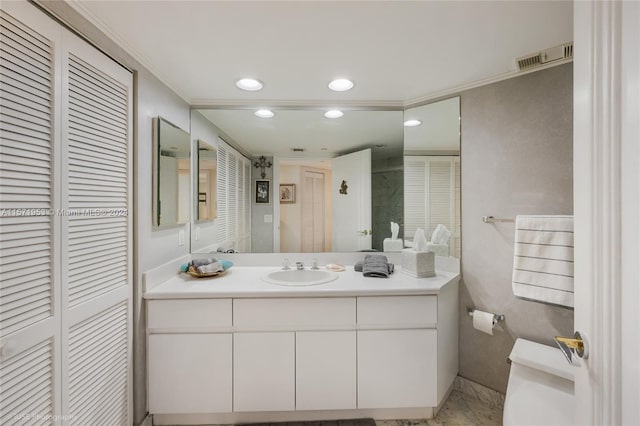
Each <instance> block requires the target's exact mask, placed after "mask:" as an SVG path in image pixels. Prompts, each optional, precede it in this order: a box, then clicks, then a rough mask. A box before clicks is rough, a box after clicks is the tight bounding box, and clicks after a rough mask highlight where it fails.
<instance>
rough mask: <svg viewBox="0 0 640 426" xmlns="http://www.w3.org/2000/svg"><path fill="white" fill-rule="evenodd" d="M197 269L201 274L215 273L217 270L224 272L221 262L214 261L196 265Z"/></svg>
mask: <svg viewBox="0 0 640 426" xmlns="http://www.w3.org/2000/svg"><path fill="white" fill-rule="evenodd" d="M196 271H198V273H199V274H213V273H216V272H223V271H224V268H223V267H222V265H221V264H220V263H219V262H213V263H208V264H206V265H201V266H198V267H196Z"/></svg>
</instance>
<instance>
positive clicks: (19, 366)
mask: <svg viewBox="0 0 640 426" xmlns="http://www.w3.org/2000/svg"><path fill="white" fill-rule="evenodd" d="M1 8H2V10H0V58H1V59H0V424H2V425H17V424H24V425H41V424H43V425H44V424H50V423H52V422H53V421H54V419H56V418H59V417H56V416H60V414H61V405H60V398H59V392H57V391H56V390H57V389H59V386H60V364H59V360H60V303H59V299H58V297H59V292H60V275H59V274H60V271H59V268H57V267H56V265H57V264H58V262H59V251H58V250H56V247H55V246H54V245H55V241H56V240H57V237H58V235H59V232H60V222H59V220H58V218H57V217H56V216H55V215H53V214H52V212H54V211H55V210H56V209H58V208H59V207H60V199H59V194H58V193H57V192H56V191H55V189H54V188H56V187H58V186H59V170H57V168H56V167H55V159H56V158H57V156H58V154H59V152H58V150H57V147H56V146H57V139H59V133H57V126H56V125H55V122H56V120H57V116H56V108H55V105H56V103H57V100H58V98H59V93H60V86H59V84H56V82H55V76H56V75H57V74H58V72H59V70H58V69H56V57H57V56H58V52H59V44H60V37H61V32H60V28H59V26H58V25H57V24H55V23H54V22H53V21H51V20H50V19H49V18H48V17H46V16H45V15H44V14H42V13H41V12H40V11H38V10H37V9H36V8H34V7H33V6H31V5H29V4H27V3H26V2H24V3H23V2H2V4H1Z"/></svg>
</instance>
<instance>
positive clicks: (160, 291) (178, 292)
mask: <svg viewBox="0 0 640 426" xmlns="http://www.w3.org/2000/svg"><path fill="white" fill-rule="evenodd" d="M280 269H281V268H277V267H265V266H236V267H232V268H230V269H229V270H227V271H226V272H225V273H224V274H222V275H219V276H217V277H211V278H193V277H191V276H189V275H188V274H186V273H177V274H176V275H175V276H174V277H172V278H170V279H169V280H167V281H164V282H163V283H161V284H158V285H157V286H155V287H154V288H152V289H151V290H149V291H147V292H146V293H145V294H144V298H145V299H195V298H221V297H225V298H227V297H233V298H241V297H336V296H383V295H418V294H438V293H439V292H440V289H441V288H442V287H444V286H445V285H447V284H448V283H450V282H452V281H455V280H457V279H458V278H459V277H460V274H458V273H455V272H444V271H437V272H436V276H435V277H433V278H413V277H411V276H409V275H406V274H403V273H402V272H401V268H400V267H398V266H396V270H395V272H394V273H393V274H391V275H390V276H389V278H369V277H365V276H363V275H362V273H361V272H356V271H354V270H353V266H346V271H343V272H338V278H337V279H336V280H334V281H330V282H328V283H324V284H318V285H313V286H283V285H277V284H271V283H267V282H265V281H263V280H262V279H261V276H263V275H264V274H266V273H269V272H272V271H277V270H280Z"/></svg>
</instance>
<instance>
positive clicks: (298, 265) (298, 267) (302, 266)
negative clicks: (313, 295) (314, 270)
mask: <svg viewBox="0 0 640 426" xmlns="http://www.w3.org/2000/svg"><path fill="white" fill-rule="evenodd" d="M296 269H297V270H298V271H302V270H303V269H304V263H302V262H296Z"/></svg>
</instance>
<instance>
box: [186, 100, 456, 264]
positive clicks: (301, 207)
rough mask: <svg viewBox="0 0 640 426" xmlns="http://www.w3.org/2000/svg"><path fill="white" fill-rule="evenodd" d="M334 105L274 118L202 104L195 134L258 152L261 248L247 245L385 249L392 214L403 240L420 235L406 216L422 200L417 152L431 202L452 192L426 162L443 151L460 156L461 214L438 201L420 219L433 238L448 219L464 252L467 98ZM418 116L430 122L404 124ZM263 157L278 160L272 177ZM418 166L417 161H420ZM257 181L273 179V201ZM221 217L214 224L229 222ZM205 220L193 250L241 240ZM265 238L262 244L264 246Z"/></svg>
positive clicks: (446, 157) (256, 218) (252, 154)
mask: <svg viewBox="0 0 640 426" xmlns="http://www.w3.org/2000/svg"><path fill="white" fill-rule="evenodd" d="M325 112H326V111H325V110H319V109H281V110H277V109H276V110H274V113H275V115H274V117H271V118H268V119H267V118H260V117H257V116H256V115H255V109H201V110H194V111H193V113H192V132H193V131H194V129H196V133H197V134H192V137H193V138H197V137H200V135H207V137H210V138H218V137H219V138H223V139H224V140H225V141H227V142H229V144H231V145H232V146H235V147H236V148H237V149H238V151H240V152H242V153H244V154H245V155H247V156H248V157H249V158H250V160H251V166H252V167H251V185H250V186H247V187H246V188H245V191H247V190H248V191H250V198H249V199H250V206H249V207H250V209H251V215H252V218H251V221H250V222H251V227H250V228H251V239H252V240H253V241H254V244H253V249H248V248H247V247H246V246H245V249H244V250H240V251H243V252H244V251H247V252H248V251H252V252H271V251H280V252H325V251H358V250H368V249H372V250H379V251H383V249H384V246H383V240H384V239H385V238H388V237H390V236H391V226H390V223H391V222H396V223H398V224H399V225H400V232H399V238H404V239H407V240H411V239H412V237H413V232H415V227H416V224H417V222H416V220H415V219H414V217H413V216H412V215H409V216H407V215H406V209H407V206H409V207H411V206H413V205H415V204H416V199H415V198H412V197H414V196H415V194H414V193H413V192H411V191H409V192H408V191H407V187H406V184H407V182H406V181H407V179H409V185H410V186H411V187H413V188H415V184H414V183H413V179H414V178H415V177H414V174H413V173H410V174H408V173H407V172H406V170H405V169H406V166H407V161H408V160H407V158H408V157H411V158H412V159H413V160H418V159H419V160H420V161H422V162H423V166H422V167H423V170H424V172H423V175H422V178H423V179H422V182H421V183H420V185H422V190H423V191H433V192H434V194H433V195H431V194H430V195H427V196H426V199H425V196H423V204H424V202H426V200H431V201H434V203H435V200H436V197H437V196H436V193H438V191H439V193H442V192H443V191H444V189H443V188H442V187H441V186H438V185H437V184H436V181H435V180H434V179H433V178H432V179H431V180H430V181H427V173H431V174H434V176H435V174H436V172H437V171H438V167H436V163H433V164H432V167H428V166H425V165H424V162H425V161H427V160H429V159H434V158H431V157H437V159H438V160H440V161H441V162H444V161H449V162H450V163H451V164H450V165H447V166H446V167H448V170H449V171H452V173H453V174H452V175H451V174H450V176H452V179H453V183H451V184H450V183H449V181H447V185H449V184H450V185H452V186H449V187H448V188H449V190H450V191H449V192H450V193H447V195H448V196H450V198H449V199H448V200H447V203H448V204H447V205H448V206H450V208H449V209H448V210H447V211H448V212H453V213H452V214H451V215H449V216H447V218H446V220H445V218H444V216H442V215H440V214H439V213H438V212H436V211H435V210H434V209H433V208H431V209H426V210H425V209H423V211H422V212H421V213H420V214H422V222H420V227H422V228H425V230H426V231H427V233H428V235H429V236H430V234H431V232H433V230H434V229H435V226H436V225H437V224H438V223H441V224H443V225H445V226H446V227H447V228H448V229H449V230H450V231H451V232H452V234H453V233H455V235H456V236H454V237H452V242H448V244H447V246H448V248H447V250H448V251H447V253H446V255H452V256H459V234H460V232H459V217H460V215H459V213H458V214H456V213H455V211H459V207H460V201H459V199H460V196H459V192H460V190H459V188H460V179H459V176H460V162H459V156H460V134H459V132H460V119H459V118H460V103H459V98H453V99H451V100H446V101H442V102H438V103H435V104H429V105H424V106H420V107H417V108H411V109H409V110H406V111H399V110H398V111H374V110H366V111H365V110H345V111H344V115H343V116H342V117H340V118H337V119H330V118H327V117H325V116H324V113H325ZM413 117H416V118H415V119H417V120H420V122H421V125H420V126H415V127H405V126H403V122H404V121H406V120H409V119H411V118H413ZM198 152H199V153H201V152H202V151H201V150H200V149H199V150H198ZM260 156H265V157H266V159H267V160H268V161H271V162H272V165H271V167H267V168H266V170H265V173H266V174H265V177H264V178H262V176H261V172H262V170H261V169H260V168H256V167H253V165H254V163H256V161H257V160H258V159H259V157H260ZM218 164H219V163H218ZM409 166H410V167H414V165H413V163H412V162H411V161H409ZM441 168H442V167H441ZM427 170H428V171H427ZM196 172H197V173H198V174H199V171H196ZM219 173H220V170H218V174H219ZM443 173H444V172H443V171H440V175H442V174H443ZM256 180H267V181H268V182H269V185H270V186H269V187H270V192H271V193H270V194H269V198H268V203H264V204H263V203H259V204H257V203H256V199H255V194H254V192H255V191H256V188H257V187H256ZM439 193H438V194H439ZM245 195H246V194H245ZM194 196H195V195H194ZM197 196H200V194H197ZM438 196H439V195H438ZM407 197H409V199H407ZM434 205H435V204H434ZM427 210H428V211H427ZM431 213H434V214H431ZM218 214H219V215H221V213H220V212H218ZM427 216H428V219H427ZM450 216H452V217H453V219H450V218H449V217H450ZM217 219H218V220H216V221H214V222H220V223H227V222H228V221H226V219H225V218H222V217H218V218H217ZM407 219H409V224H408V226H407V229H406V231H405V229H404V228H405V221H406V220H407ZM197 221H198V220H197V219H194V222H197ZM456 221H457V222H456ZM436 222H437V223H436ZM434 223H435V225H434ZM195 225H196V226H194V227H193V229H194V231H195V232H197V235H196V236H194V235H192V251H202V250H207V248H209V247H215V246H216V243H220V244H221V246H222V248H224V249H227V248H237V247H236V245H235V244H234V242H233V241H232V240H229V241H223V242H220V241H216V236H217V235H220V232H219V229H218V230H217V231H216V232H214V231H213V228H212V230H211V231H210V232H208V233H207V232H205V230H206V228H205V227H202V226H197V223H196V224H195ZM256 241H257V242H260V243H262V246H261V247H260V248H258V249H256V246H257V245H258V244H255V242H256ZM456 242H457V243H456ZM408 243H410V241H408ZM278 247H279V250H277V248H278ZM272 248H276V250H274V249H272Z"/></svg>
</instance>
